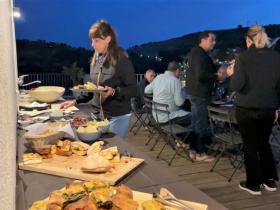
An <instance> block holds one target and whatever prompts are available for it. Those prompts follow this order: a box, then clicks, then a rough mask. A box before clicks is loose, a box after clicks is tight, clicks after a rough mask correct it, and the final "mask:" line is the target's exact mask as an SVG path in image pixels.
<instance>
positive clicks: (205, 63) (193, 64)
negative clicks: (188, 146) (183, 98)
mask: <svg viewBox="0 0 280 210" xmlns="http://www.w3.org/2000/svg"><path fill="white" fill-rule="evenodd" d="M215 44H216V36H215V34H214V33H212V32H209V31H204V32H202V33H201V34H200V35H199V45H198V46H195V47H193V48H192V49H191V52H190V55H189V70H188V72H187V88H188V93H189V99H190V102H191V113H192V127H193V130H194V133H195V139H194V141H193V144H192V148H193V149H194V150H195V151H196V152H197V154H196V155H192V157H191V158H193V159H195V160H197V161H201V160H204V161H210V160H213V158H210V157H208V156H207V155H206V154H205V153H206V151H207V150H206V144H207V143H209V142H210V137H209V134H208V133H209V132H208V112H207V106H208V105H209V104H210V102H211V93H212V91H213V85H214V82H215V80H216V77H217V76H216V67H215V65H214V63H213V61H212V59H211V58H210V57H209V55H208V53H209V52H210V51H211V50H212V49H213V48H214V46H215Z"/></svg>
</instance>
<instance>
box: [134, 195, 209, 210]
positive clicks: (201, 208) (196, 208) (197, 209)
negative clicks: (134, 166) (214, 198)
mask: <svg viewBox="0 0 280 210" xmlns="http://www.w3.org/2000/svg"><path fill="white" fill-rule="evenodd" d="M152 197H153V195H152V194H149V193H143V192H139V191H133V200H135V201H137V202H138V204H139V207H138V210H143V208H142V206H141V204H142V203H143V202H144V201H146V200H151V199H152ZM181 201H183V202H184V203H185V204H186V205H188V206H189V207H190V208H192V209H193V210H207V209H208V205H206V204H204V203H197V202H192V201H186V200H181ZM165 208H166V210H178V208H174V207H170V206H165Z"/></svg>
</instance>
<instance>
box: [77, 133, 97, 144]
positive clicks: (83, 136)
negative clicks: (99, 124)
mask: <svg viewBox="0 0 280 210" xmlns="http://www.w3.org/2000/svg"><path fill="white" fill-rule="evenodd" d="M77 134H78V137H79V139H80V140H81V141H85V142H92V141H96V140H97V139H99V138H100V136H101V131H98V132H94V133H80V132H77Z"/></svg>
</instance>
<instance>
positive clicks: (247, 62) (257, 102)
mask: <svg viewBox="0 0 280 210" xmlns="http://www.w3.org/2000/svg"><path fill="white" fill-rule="evenodd" d="M268 42H269V40H268V37H267V34H266V33H265V30H264V28H263V27H262V26H259V25H254V26H252V27H250V28H249V30H248V32H247V36H246V44H247V48H248V49H247V50H246V51H245V52H243V53H241V54H240V55H239V56H238V57H237V59H236V63H235V67H234V73H233V71H230V72H228V74H229V75H232V76H231V78H230V87H231V89H232V90H233V91H236V92H237V95H236V99H235V103H236V119H237V122H238V124H239V128H240V132H241V135H242V139H243V143H244V162H245V167H246V175H247V179H246V181H242V182H240V184H239V187H240V188H241V189H243V190H246V191H248V192H249V193H251V194H253V195H261V188H260V187H261V186H263V187H264V188H265V189H266V190H268V191H276V189H277V186H276V183H275V180H278V177H277V171H276V168H275V164H274V159H273V155H272V152H271V148H270V144H269V136H270V134H271V130H272V126H273V122H274V118H275V110H276V109H277V108H278V107H279V94H280V55H279V54H278V53H277V52H275V51H273V50H271V49H268V48H267V47H266V46H267V44H268Z"/></svg>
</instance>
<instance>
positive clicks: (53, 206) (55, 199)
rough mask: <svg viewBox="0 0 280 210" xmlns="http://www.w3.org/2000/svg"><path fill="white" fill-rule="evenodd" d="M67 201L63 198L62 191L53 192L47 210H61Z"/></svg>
mask: <svg viewBox="0 0 280 210" xmlns="http://www.w3.org/2000/svg"><path fill="white" fill-rule="evenodd" d="M66 202H67V199H66V198H65V197H64V196H63V190H55V191H53V192H52V193H51V195H50V198H49V203H48V210H62V208H63V206H64V204H65V203H66Z"/></svg>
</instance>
